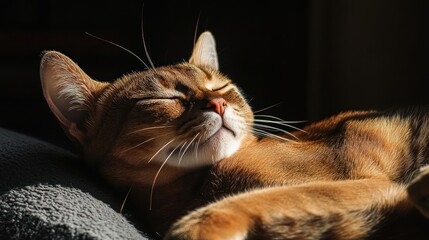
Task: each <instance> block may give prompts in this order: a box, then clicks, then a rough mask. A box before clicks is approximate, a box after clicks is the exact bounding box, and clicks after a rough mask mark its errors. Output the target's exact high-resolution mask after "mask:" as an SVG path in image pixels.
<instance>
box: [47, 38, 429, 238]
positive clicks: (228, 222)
mask: <svg viewBox="0 0 429 240" xmlns="http://www.w3.org/2000/svg"><path fill="white" fill-rule="evenodd" d="M214 44H215V43H214V39H213V37H212V36H211V34H210V33H208V32H205V33H203V34H202V35H201V36H200V38H199V39H198V41H197V43H196V45H195V48H194V50H193V53H192V55H191V58H190V60H189V62H183V63H179V64H176V65H171V66H164V67H158V68H151V69H149V70H146V71H142V72H134V73H131V74H127V75H124V76H123V77H121V78H119V79H117V80H115V81H113V82H112V83H108V82H99V81H95V80H92V79H91V78H90V77H89V76H87V75H86V74H85V73H84V72H83V71H82V70H81V69H80V68H79V67H78V65H77V64H76V63H74V62H73V61H72V60H71V59H69V58H68V57H66V56H65V55H63V54H61V53H59V52H55V51H49V52H46V53H45V54H44V56H43V58H42V63H41V79H42V86H43V91H44V95H45V97H46V100H47V103H48V105H49V106H50V108H51V109H52V111H53V113H54V114H55V115H56V117H57V118H58V120H59V122H60V124H61V126H62V127H63V128H64V130H65V132H66V134H67V135H68V136H69V137H70V138H71V139H72V140H74V141H75V142H76V143H77V144H78V145H79V146H80V149H81V151H82V153H83V157H84V159H85V160H86V161H87V163H88V164H89V165H90V166H92V167H93V168H94V169H96V171H98V173H100V174H101V175H102V176H103V177H104V178H105V179H106V180H107V181H108V182H110V183H111V184H112V185H113V186H114V187H116V188H118V189H119V190H122V191H123V193H124V196H122V197H123V198H124V199H125V200H128V201H129V203H128V202H127V203H126V202H125V201H124V203H123V205H128V206H129V207H131V209H133V211H135V214H136V215H137V216H139V217H140V218H141V219H142V220H143V222H144V224H145V226H146V227H149V229H150V230H152V231H153V233H155V232H156V233H157V234H156V235H155V236H161V237H165V239H364V238H371V237H372V238H381V239H395V238H397V239H404V238H405V239H411V238H412V239H419V238H418V237H421V239H425V236H428V234H426V231H425V229H426V228H427V226H428V224H429V223H428V220H426V219H425V218H423V216H422V215H421V214H420V212H422V213H424V214H425V215H426V216H429V211H428V209H429V208H428V207H427V204H426V202H425V201H426V200H427V199H429V198H427V197H428V196H429V191H428V190H426V189H428V188H427V187H426V186H429V178H428V177H426V176H429V170H428V168H423V170H422V173H421V175H420V176H419V177H417V178H415V176H416V175H418V174H419V171H420V168H422V167H424V166H426V165H427V164H428V162H429V160H428V159H429V151H428V150H427V149H429V148H428V147H429V134H428V132H429V108H427V107H420V108H409V109H396V110H389V111H383V112H378V111H355V112H345V113H340V114H338V115H336V116H333V117H331V118H328V119H325V120H322V121H320V122H317V123H313V124H310V125H309V126H307V127H305V128H304V129H298V128H296V127H293V126H291V124H293V123H290V122H286V121H284V120H282V119H279V118H276V117H274V116H269V115H264V114H259V115H257V114H254V113H256V112H253V111H252V109H251V108H250V106H249V104H248V102H247V101H246V99H245V98H244V97H243V95H242V93H241V92H240V91H239V89H238V87H237V86H236V85H235V84H234V83H233V82H232V81H231V80H230V79H229V78H227V77H226V76H224V75H222V74H221V73H220V72H219V71H218V67H219V65H218V62H217V55H216V51H215V46H214ZM261 84H262V85H263V83H261ZM213 99H222V102H223V104H222V106H218V107H219V108H222V109H223V110H222V111H219V110H218V109H217V108H213V106H212V105H211V104H210V102H211V101H212V100H213ZM285 111H286V110H285ZM285 127H289V128H292V130H294V131H293V132H289V131H285V130H283V129H284V128H285ZM273 131H275V132H278V133H277V134H274V133H273ZM413 179H414V180H413ZM410 183H411V185H410ZM422 199H423V200H422ZM425 199H426V200H425ZM414 206H417V208H418V210H419V211H420V212H419V211H417V210H416V208H415V207H414ZM122 207H123V206H122ZM122 207H121V208H120V209H118V211H122ZM396 226H400V228H398V227H396Z"/></svg>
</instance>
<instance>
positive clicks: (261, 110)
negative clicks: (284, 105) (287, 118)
mask: <svg viewBox="0 0 429 240" xmlns="http://www.w3.org/2000/svg"><path fill="white" fill-rule="evenodd" d="M279 104H280V103H276V104H273V105H271V106H268V107H266V108H263V109H260V110H256V111H253V113H258V112H263V111H265V110H268V109H270V108H273V107H275V106H277V105H279Z"/></svg>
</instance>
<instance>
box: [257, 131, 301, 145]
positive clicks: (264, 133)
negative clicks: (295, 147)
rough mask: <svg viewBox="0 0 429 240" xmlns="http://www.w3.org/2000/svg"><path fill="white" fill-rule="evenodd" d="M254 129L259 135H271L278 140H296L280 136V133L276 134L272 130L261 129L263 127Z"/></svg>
mask: <svg viewBox="0 0 429 240" xmlns="http://www.w3.org/2000/svg"><path fill="white" fill-rule="evenodd" d="M252 131H253V132H254V133H256V134H257V135H259V136H266V137H271V138H275V139H278V140H283V141H286V142H295V141H293V140H290V139H287V138H284V137H280V136H278V135H275V134H273V133H270V132H267V131H264V130H261V129H253V130H252Z"/></svg>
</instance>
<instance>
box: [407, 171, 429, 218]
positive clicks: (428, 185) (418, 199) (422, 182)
mask: <svg viewBox="0 0 429 240" xmlns="http://www.w3.org/2000/svg"><path fill="white" fill-rule="evenodd" d="M407 191H408V197H409V199H410V200H411V201H412V202H413V203H414V205H415V206H416V208H417V209H418V210H419V211H420V212H421V213H422V214H423V215H424V216H425V217H427V218H429V166H427V167H425V168H423V169H422V170H421V171H420V173H419V175H417V177H416V178H414V179H413V181H412V182H411V183H410V185H409V186H408V188H407Z"/></svg>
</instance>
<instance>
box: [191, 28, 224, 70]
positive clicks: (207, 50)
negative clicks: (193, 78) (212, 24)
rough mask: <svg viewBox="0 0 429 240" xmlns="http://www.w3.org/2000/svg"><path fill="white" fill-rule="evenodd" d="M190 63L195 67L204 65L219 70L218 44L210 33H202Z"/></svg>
mask: <svg viewBox="0 0 429 240" xmlns="http://www.w3.org/2000/svg"><path fill="white" fill-rule="evenodd" d="M189 62H190V63H192V64H195V65H203V66H206V67H209V68H211V69H213V70H216V71H217V70H219V61H218V57H217V52H216V42H215V39H214V37H213V35H212V34H211V33H210V32H209V31H205V32H203V33H201V35H200V36H199V37H198V40H197V42H196V43H195V46H194V50H193V51H192V56H191V58H190V59H189Z"/></svg>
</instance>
